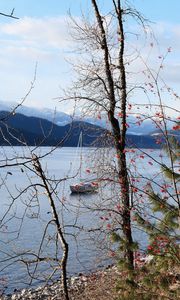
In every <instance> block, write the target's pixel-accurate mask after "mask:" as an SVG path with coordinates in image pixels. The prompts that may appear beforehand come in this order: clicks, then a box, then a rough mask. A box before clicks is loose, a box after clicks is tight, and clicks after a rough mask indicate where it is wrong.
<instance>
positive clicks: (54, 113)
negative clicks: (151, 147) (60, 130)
mask: <svg viewBox="0 0 180 300" xmlns="http://www.w3.org/2000/svg"><path fill="white" fill-rule="evenodd" d="M16 106H17V103H15V102H3V101H0V111H12V110H13V109H14V108H15V107H16ZM16 112H17V113H20V114H23V115H25V116H29V117H31V116H32V117H38V118H43V119H46V120H49V121H51V122H53V123H54V124H56V125H59V126H64V125H66V124H69V123H71V122H72V119H73V120H74V121H82V122H87V123H90V124H93V125H97V126H100V127H103V128H106V129H108V124H107V122H106V119H105V118H103V117H102V118H101V119H98V118H95V117H91V116H83V117H82V116H80V115H76V116H74V117H73V118H72V116H70V115H68V114H66V113H64V112H61V111H58V110H55V109H49V108H35V107H28V106H25V105H21V106H19V107H18V108H17V110H16ZM127 122H128V124H129V128H128V130H127V132H128V134H133V135H146V134H149V133H150V132H153V131H154V130H155V129H156V127H155V124H153V123H152V121H151V120H145V121H143V122H142V124H141V125H140V126H139V124H138V120H137V118H136V117H134V116H129V117H128V118H127Z"/></svg>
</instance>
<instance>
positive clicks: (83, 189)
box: [70, 183, 98, 193]
mask: <svg viewBox="0 0 180 300" xmlns="http://www.w3.org/2000/svg"><path fill="white" fill-rule="evenodd" d="M70 190H71V192H72V193H94V192H96V191H97V190H98V185H97V184H95V183H83V184H74V185H70Z"/></svg>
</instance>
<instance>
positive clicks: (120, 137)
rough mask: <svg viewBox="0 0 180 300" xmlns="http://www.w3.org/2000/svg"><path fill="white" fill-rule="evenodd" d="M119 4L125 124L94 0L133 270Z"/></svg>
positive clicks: (122, 80)
mask: <svg viewBox="0 0 180 300" xmlns="http://www.w3.org/2000/svg"><path fill="white" fill-rule="evenodd" d="M113 4H114V7H115V11H116V15H117V20H118V25H119V35H120V37H121V44H120V48H119V62H118V69H119V85H120V87H119V90H120V99H119V101H120V113H121V116H122V121H121V127H120V126H119V121H118V120H117V119H116V117H115V108H116V102H117V99H116V96H115V88H114V79H113V74H112V72H111V63H110V55H109V48H108V44H107V40H106V32H105V29H104V25H103V18H102V16H101V15H100V12H99V9H98V5H97V2H96V0H92V5H93V7H94V10H95V16H96V19H97V22H98V26H99V29H100V34H101V48H102V50H103V52H104V65H105V73H106V78H107V83H108V98H109V102H110V110H109V112H108V118H109V121H110V123H111V127H112V131H113V139H114V142H115V148H116V153H117V160H118V169H119V181H120V186H121V194H122V195H121V197H122V198H121V201H122V204H123V213H122V229H123V234H124V237H125V240H126V249H125V253H124V255H125V260H126V261H127V263H128V266H129V268H130V269H133V268H134V266H133V259H134V258H133V251H132V247H131V246H132V243H133V239H132V232H131V219H130V199H129V182H128V172H127V165H126V154H125V152H124V149H125V140H126V103H127V93H126V73H125V67H124V60H123V57H124V30H123V21H122V9H121V3H120V0H118V1H117V3H116V2H115V1H114V0H113Z"/></svg>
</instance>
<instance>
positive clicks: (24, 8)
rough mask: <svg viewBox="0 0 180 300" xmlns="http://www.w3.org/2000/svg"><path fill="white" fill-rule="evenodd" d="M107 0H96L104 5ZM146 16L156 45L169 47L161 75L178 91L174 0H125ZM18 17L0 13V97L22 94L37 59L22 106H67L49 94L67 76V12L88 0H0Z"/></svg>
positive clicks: (177, 5)
mask: <svg viewBox="0 0 180 300" xmlns="http://www.w3.org/2000/svg"><path fill="white" fill-rule="evenodd" d="M110 2H111V1H110V0H99V3H100V6H101V7H102V8H103V9H104V8H106V7H107V5H109V3H110ZM131 3H132V4H133V5H134V6H135V7H136V8H137V9H138V10H140V11H141V12H142V13H143V14H144V15H145V16H146V17H147V18H148V19H149V20H151V21H152V22H154V23H152V26H153V27H154V29H155V33H157V39H158V41H159V44H160V46H161V45H162V51H165V49H167V48H168V47H170V46H171V47H172V50H173V51H172V54H171V57H170V59H169V61H168V65H169V66H172V68H171V69H168V74H165V78H166V79H167V80H168V81H169V82H170V85H172V86H173V87H174V88H175V90H176V91H177V92H179V93H180V87H179V74H180V55H179V53H180V18H179V12H180V1H179V0H173V1H168V0H156V1H155V0H131ZM12 8H15V14H16V15H17V16H18V17H20V19H19V20H17V21H16V20H12V19H8V18H4V17H2V16H0V44H1V46H0V82H1V89H0V91H1V92H0V100H3V101H13V102H14V101H15V102H18V101H20V100H21V98H22V97H23V96H24V95H25V94H26V92H27V90H28V88H29V85H30V82H31V81H32V79H33V75H34V68H35V64H36V62H38V68H37V79H36V83H35V88H34V89H33V91H32V93H31V95H30V96H29V97H28V99H27V101H26V105H28V106H37V107H49V108H54V107H55V106H56V107H57V109H59V110H63V111H67V112H69V111H70V110H71V107H70V106H69V107H68V106H67V105H66V106H63V105H62V106H60V105H59V104H58V102H57V101H55V100H53V99H54V98H55V97H58V96H59V95H60V94H61V88H65V87H66V86H67V85H69V84H70V82H71V79H72V78H73V73H72V70H71V66H70V65H68V63H67V61H66V59H67V58H69V57H70V54H69V49H70V48H71V47H72V46H73V44H72V41H71V39H70V37H69V35H68V25H67V20H68V16H67V12H68V10H69V9H70V10H71V14H72V15H73V16H74V17H79V16H80V15H81V10H84V11H85V12H88V11H89V9H90V0H51V1H50V0H29V1H28V0H6V1H4V0H0V11H1V12H4V13H9V12H11V10H12Z"/></svg>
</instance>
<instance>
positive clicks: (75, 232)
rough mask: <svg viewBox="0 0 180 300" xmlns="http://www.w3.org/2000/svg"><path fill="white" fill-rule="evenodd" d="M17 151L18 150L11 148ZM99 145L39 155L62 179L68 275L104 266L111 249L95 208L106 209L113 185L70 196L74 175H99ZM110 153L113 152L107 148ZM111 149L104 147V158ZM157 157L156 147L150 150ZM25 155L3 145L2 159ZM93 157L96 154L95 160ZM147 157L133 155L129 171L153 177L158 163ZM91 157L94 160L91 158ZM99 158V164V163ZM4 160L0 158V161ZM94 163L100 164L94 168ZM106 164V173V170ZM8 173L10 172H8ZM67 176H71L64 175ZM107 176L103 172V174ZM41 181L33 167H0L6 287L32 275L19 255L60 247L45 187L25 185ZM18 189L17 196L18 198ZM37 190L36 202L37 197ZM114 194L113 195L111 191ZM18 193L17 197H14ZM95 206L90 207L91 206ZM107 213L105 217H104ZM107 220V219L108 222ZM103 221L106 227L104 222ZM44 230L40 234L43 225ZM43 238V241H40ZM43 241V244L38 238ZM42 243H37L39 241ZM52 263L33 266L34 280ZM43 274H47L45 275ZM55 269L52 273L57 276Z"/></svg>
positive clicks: (0, 243) (0, 246) (0, 253)
mask: <svg viewBox="0 0 180 300" xmlns="http://www.w3.org/2000/svg"><path fill="white" fill-rule="evenodd" d="M49 150H50V148H41V150H40V152H39V150H38V154H39V153H41V155H42V154H44V153H46V152H47V151H49ZM15 152H16V153H15ZM100 152H102V149H101V150H96V149H83V151H82V153H79V152H76V149H75V148H62V149H57V150H56V151H54V152H53V153H52V154H50V155H48V156H45V157H44V158H43V159H42V160H41V163H42V166H43V168H44V170H45V172H46V174H47V176H48V178H52V179H56V180H57V182H58V180H61V179H63V178H66V180H63V181H61V182H60V183H59V184H58V186H57V189H56V192H57V197H56V200H55V201H56V205H57V209H58V214H59V217H60V220H61V223H62V224H63V226H64V228H65V232H66V238H67V240H68V243H69V248H70V253H69V261H68V273H69V275H72V274H77V273H79V272H87V271H90V270H92V269H95V268H97V267H100V266H102V265H105V264H108V263H109V262H111V259H110V258H109V259H107V257H108V256H107V253H109V247H113V245H110V240H109V239H108V240H107V239H105V236H104V234H103V225H102V216H101V214H100V213H99V207H100V206H101V207H104V208H106V207H107V206H108V205H111V204H110V198H111V195H112V194H113V193H114V191H113V187H112V186H111V187H110V186H107V185H103V186H102V187H100V190H99V193H95V194H88V195H81V196H78V195H71V194H70V189H69V185H70V184H71V183H74V182H75V181H78V178H79V177H80V176H81V177H82V178H95V177H97V176H99V173H98V172H100V171H99V169H100V165H101V166H102V162H101V159H100V158H102V153H100ZM110 152H111V153H110ZM109 153H110V154H111V155H110V156H111V158H112V153H113V150H106V156H107V157H108V155H109ZM148 153H149V155H153V157H154V158H155V159H157V160H158V161H159V160H160V159H161V158H160V157H159V154H160V152H159V151H157V150H156V151H153V153H151V151H150V150H148ZM15 154H16V155H17V156H24V155H26V156H28V155H29V153H28V150H25V149H23V148H20V147H15V148H14V150H13V149H11V148H8V147H4V148H2V149H1V159H2V160H3V159H4V157H5V155H6V156H7V157H8V158H9V157H13V156H14V155H15ZM134 156H135V154H133V153H131V154H129V164H130V166H131V167H132V159H133V160H134ZM95 157H96V159H97V157H99V159H98V160H97V162H96V161H95ZM150 160H151V159H150V158H143V159H140V158H139V159H136V163H135V166H136V167H135V168H133V172H141V173H143V174H144V175H145V176H146V175H148V176H151V177H152V178H153V177H154V178H155V176H156V173H157V171H158V170H159V166H158V164H156V163H154V162H153V165H152V164H150V163H149V161H150ZM94 162H95V163H94ZM100 162H101V163H100ZM111 163H112V165H113V166H114V167H115V164H116V161H115V158H114V159H113V160H112V162H111ZM3 164H4V161H1V165H3ZM97 166H98V169H97V168H96V167H97ZM109 168H110V167H109V165H107V171H106V173H107V174H108V172H110V169H109ZM7 172H8V173H7ZM67 176H69V177H70V176H73V177H74V176H75V178H72V179H67ZM106 177H107V176H106ZM35 183H36V184H37V183H39V184H40V181H39V179H38V178H37V177H36V176H35V174H34V173H33V172H31V171H26V168H24V167H23V166H21V167H10V168H8V169H7V168H1V189H0V197H1V212H0V218H1V219H2V218H3V216H4V214H5V213H6V212H7V210H8V207H10V210H9V211H8V214H7V215H6V216H5V217H4V218H3V221H2V222H1V228H0V234H1V238H0V259H1V265H0V270H1V273H0V276H1V278H0V284H1V285H2V287H3V286H8V289H7V291H8V292H10V291H12V290H13V289H15V288H16V289H20V288H24V287H27V286H28V284H29V283H31V280H30V279H29V277H28V275H27V268H26V267H25V264H24V263H23V260H25V259H30V260H33V259H35V258H36V257H35V256H34V253H36V254H38V255H39V256H40V257H48V256H50V257H52V256H53V257H55V256H56V254H57V252H58V254H57V255H59V257H60V256H61V249H58V250H57V249H56V247H55V245H56V243H55V240H56V235H55V230H54V225H52V224H51V225H49V226H48V227H47V224H48V222H49V223H50V220H51V213H50V206H49V203H48V199H47V197H46V194H45V193H44V191H43V190H42V189H41V188H40V187H39V186H36V189H35V188H30V189H26V188H27V187H28V186H30V185H33V186H34V184H35ZM19 194H21V196H20V197H17V196H18V195H19ZM37 195H38V202H37V200H36V196H37ZM114 197H116V195H115V193H114ZM16 198H17V199H16ZM90 208H93V211H92V210H90ZM106 218H107V217H106ZM107 222H108V221H107ZM107 222H106V226H107ZM45 228H47V230H46V234H45V235H44V230H45ZM134 234H135V236H136V239H137V240H140V241H141V242H142V247H143V246H144V245H145V244H146V238H145V235H144V234H143V233H141V232H137V231H136V230H135V231H134ZM43 237H45V238H44V240H43ZM42 240H43V242H42V243H41V241H42ZM40 245H41V246H40ZM51 265H52V263H48V264H45V263H44V264H41V265H40V266H38V267H37V269H36V273H35V275H34V277H35V279H33V281H32V284H33V285H37V284H39V283H41V282H42V281H43V280H44V279H45V278H44V276H46V279H47V278H48V276H49V275H50V274H51V272H52V269H51ZM30 272H32V273H31V274H34V273H33V268H31V267H30ZM44 274H45V275H44ZM58 276H59V273H58V272H57V273H55V277H56V278H58Z"/></svg>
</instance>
